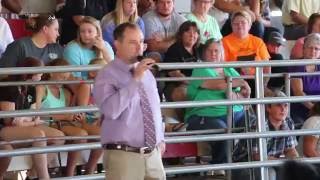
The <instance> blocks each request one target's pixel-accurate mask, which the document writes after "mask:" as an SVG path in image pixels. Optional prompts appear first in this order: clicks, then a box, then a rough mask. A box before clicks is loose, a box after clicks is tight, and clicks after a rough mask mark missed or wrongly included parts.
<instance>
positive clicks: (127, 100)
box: [93, 58, 164, 147]
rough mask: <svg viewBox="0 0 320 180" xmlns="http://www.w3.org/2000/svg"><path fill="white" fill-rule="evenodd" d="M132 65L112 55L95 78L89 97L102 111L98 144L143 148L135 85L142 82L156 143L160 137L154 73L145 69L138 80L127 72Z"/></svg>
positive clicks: (159, 115) (137, 94)
mask: <svg viewBox="0 0 320 180" xmlns="http://www.w3.org/2000/svg"><path fill="white" fill-rule="evenodd" d="M131 67H133V65H129V64H126V63H125V62H124V61H122V60H121V59H118V58H116V59H115V60H114V61H112V62H110V64H108V65H107V66H106V67H105V68H104V69H102V70H101V71H100V72H99V74H98V76H97V77H96V79H95V84H94V88H93V96H94V99H95V102H96V104H97V105H98V107H99V109H100V112H101V113H102V114H104V119H103V120H102V125H101V143H102V144H110V143H116V144H126V145H129V146H132V147H144V128H143V119H142V111H141V107H140V96H139V92H138V88H139V85H140V83H142V85H143V87H144V89H145V91H146V93H147V96H148V99H149V101H150V105H151V109H152V113H153V118H154V121H155V123H154V124H155V130H156V139H157V144H159V143H160V142H161V141H163V140H164V132H163V127H162V117H161V110H160V99H159V96H158V89H157V85H156V81H155V78H154V76H153V75H152V73H151V72H150V71H146V72H145V74H144V76H143V78H142V80H141V81H140V82H138V81H135V80H134V79H133V77H132V74H131V72H130V69H131Z"/></svg>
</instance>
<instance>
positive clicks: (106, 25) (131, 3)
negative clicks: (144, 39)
mask: <svg viewBox="0 0 320 180" xmlns="http://www.w3.org/2000/svg"><path fill="white" fill-rule="evenodd" d="M125 22H130V23H134V24H137V25H138V26H139V27H140V29H141V31H142V33H143V34H145V28H144V22H143V20H142V19H141V18H140V17H139V16H138V8H137V0H118V1H117V4H116V9H115V10H114V11H112V12H110V13H109V14H107V15H105V16H104V17H103V18H102V20H101V27H102V34H103V39H104V40H106V41H107V42H108V43H110V44H111V46H112V47H114V46H113V31H114V29H115V28H116V27H117V26H118V25H120V24H122V23H125Z"/></svg>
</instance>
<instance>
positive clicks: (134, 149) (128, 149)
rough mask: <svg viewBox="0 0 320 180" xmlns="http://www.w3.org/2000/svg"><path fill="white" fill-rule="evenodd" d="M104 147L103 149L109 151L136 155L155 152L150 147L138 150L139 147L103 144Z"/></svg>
mask: <svg viewBox="0 0 320 180" xmlns="http://www.w3.org/2000/svg"><path fill="white" fill-rule="evenodd" d="M102 147H103V149H108V150H121V151H126V152H134V153H140V154H149V153H151V152H152V151H153V149H151V148H149V147H141V148H137V147H131V146H128V145H124V144H103V145H102Z"/></svg>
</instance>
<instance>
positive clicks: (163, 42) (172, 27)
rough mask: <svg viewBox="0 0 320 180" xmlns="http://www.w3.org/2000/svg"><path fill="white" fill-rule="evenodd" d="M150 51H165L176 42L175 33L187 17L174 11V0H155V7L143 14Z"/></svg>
mask: <svg viewBox="0 0 320 180" xmlns="http://www.w3.org/2000/svg"><path fill="white" fill-rule="evenodd" d="M142 19H143V21H144V23H145V28H146V37H145V39H146V43H147V44H148V51H153V52H159V53H164V52H166V51H167V49H168V48H169V47H170V46H171V45H172V44H173V43H174V41H175V37H174V36H175V34H176V33H177V31H178V29H179V27H180V25H181V24H182V23H183V22H184V21H186V19H185V18H184V17H183V16H181V15H179V14H178V13H177V12H175V11H174V0H155V9H154V10H151V11H149V12H148V13H146V14H145V15H143V16H142Z"/></svg>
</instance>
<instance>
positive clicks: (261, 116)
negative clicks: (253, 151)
mask: <svg viewBox="0 0 320 180" xmlns="http://www.w3.org/2000/svg"><path fill="white" fill-rule="evenodd" d="M255 77H256V79H255V87H256V89H255V91H256V98H263V97H264V84H263V68H261V67H256V74H255ZM256 108H257V121H258V122H257V123H258V132H265V131H266V126H265V108H264V104H257V106H256ZM266 143H267V141H266V139H263V138H259V157H260V161H261V162H263V161H266V160H267V144H266ZM260 172H261V180H268V179H269V175H268V169H267V168H265V167H261V168H260Z"/></svg>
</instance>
